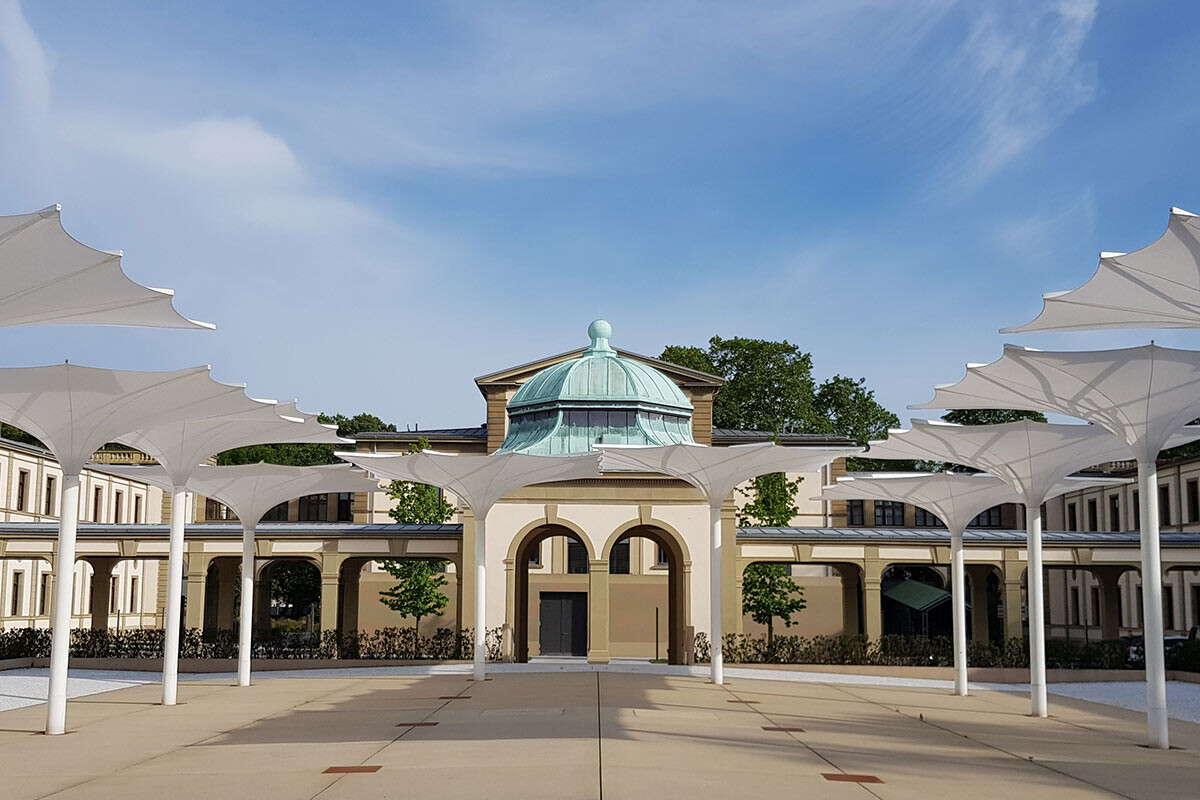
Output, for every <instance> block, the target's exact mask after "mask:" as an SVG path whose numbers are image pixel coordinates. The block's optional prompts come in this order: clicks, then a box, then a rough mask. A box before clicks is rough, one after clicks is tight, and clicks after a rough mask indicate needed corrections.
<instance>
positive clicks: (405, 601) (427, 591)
mask: <svg viewBox="0 0 1200 800" xmlns="http://www.w3.org/2000/svg"><path fill="white" fill-rule="evenodd" d="M380 564H381V565H382V566H383V568H384V569H385V570H387V572H388V573H389V574H390V575H391V576H392V577H393V578H396V579H397V580H398V581H399V583H397V584H396V585H395V586H393V587H392V588H390V589H384V590H383V591H382V592H380V593H379V594H380V598H379V602H381V603H383V604H384V605H385V606H387V607H388V608H390V609H391V610H392V611H395V612H397V613H399V614H400V616H401V617H403V618H404V619H408V618H409V617H413V618H414V621H413V628H414V630H416V631H417V632H418V635H417V636H414V637H413V642H414V645H413V648H414V652H413V658H416V657H417V655H418V654H417V652H416V644H415V642H416V641H417V640H418V639H420V635H419V633H420V630H421V619H422V617H428V616H438V617H440V616H441V615H442V610H443V609H445V608H446V606H447V605H449V603H450V598H448V597H446V595H445V593H443V592H442V587H443V586H445V585H446V576H445V574H444V570H445V568H446V564H447V562H445V561H409V560H406V561H397V560H394V559H388V560H386V561H382V562H380Z"/></svg>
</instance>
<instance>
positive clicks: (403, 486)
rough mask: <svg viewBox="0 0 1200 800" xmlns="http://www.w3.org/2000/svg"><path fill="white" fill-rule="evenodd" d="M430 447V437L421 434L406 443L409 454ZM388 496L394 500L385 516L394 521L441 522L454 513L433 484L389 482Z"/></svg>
mask: <svg viewBox="0 0 1200 800" xmlns="http://www.w3.org/2000/svg"><path fill="white" fill-rule="evenodd" d="M428 447H429V440H428V439H426V438H425V437H421V438H420V439H418V440H417V443H416V444H411V445H409V446H408V452H409V453H419V452H421V451H422V450H425V449H427V448H428ZM388 497H390V498H392V499H393V500H395V501H396V505H395V507H393V508H392V510H391V511H389V512H388V515H389V516H390V517H391V518H392V519H394V520H395V521H396V522H399V523H401V524H409V525H440V524H441V523H443V522H447V521H449V519H450V518H451V517H452V516H454V506H453V505H452V504H450V503H447V502H446V499H445V498H444V497H443V496H442V493H441V491H439V490H438V488H437V487H436V486H430V485H429V484H426V483H413V482H411V481H392V482H391V484H389V485H388Z"/></svg>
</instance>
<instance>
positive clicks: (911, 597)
mask: <svg viewBox="0 0 1200 800" xmlns="http://www.w3.org/2000/svg"><path fill="white" fill-rule="evenodd" d="M883 596H884V597H886V598H888V599H889V600H894V601H896V602H897V603H899V604H901V605H904V606H908V607H909V608H911V609H913V610H914V611H928V610H929V609H931V608H933V607H934V606H938V605H941V604H942V603H944V602H946V601H947V600H949V599H950V593H949V592H947V591H946V590H945V589H939V588H938V587H936V586H930V585H929V584H928V583H921V582H920V581H913V580H904V581H898V582H896V583H893V584H892V585H891V586H889V587H888V588H886V589H884V590H883Z"/></svg>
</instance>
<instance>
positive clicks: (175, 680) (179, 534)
mask: <svg viewBox="0 0 1200 800" xmlns="http://www.w3.org/2000/svg"><path fill="white" fill-rule="evenodd" d="M186 522H187V491H186V490H185V489H184V488H183V487H182V486H176V487H175V488H174V489H173V490H172V492H171V541H170V544H169V545H168V546H167V614H166V617H165V619H164V621H163V624H164V625H165V626H166V630H165V631H164V632H163V673H162V690H163V693H162V698H163V699H162V702H163V705H164V706H173V705H175V702H176V699H177V696H178V694H177V690H178V688H179V616H180V612H181V610H182V607H183V531H184V526H185V524H186Z"/></svg>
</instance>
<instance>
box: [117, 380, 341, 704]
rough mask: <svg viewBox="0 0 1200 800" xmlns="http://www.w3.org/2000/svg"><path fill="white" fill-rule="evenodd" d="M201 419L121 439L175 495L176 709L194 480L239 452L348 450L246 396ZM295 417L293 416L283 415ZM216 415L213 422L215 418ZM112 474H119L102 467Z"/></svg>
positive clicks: (211, 406)
mask: <svg viewBox="0 0 1200 800" xmlns="http://www.w3.org/2000/svg"><path fill="white" fill-rule="evenodd" d="M193 411H194V412H195V413H198V414H203V415H204V416H203V417H202V418H199V419H180V420H173V421H170V422H166V423H163V424H161V425H157V426H154V427H152V428H145V429H142V430H139V431H135V432H134V433H131V434H128V435H126V436H122V437H120V439H119V441H120V442H121V443H122V444H126V445H129V446H130V447H133V448H135V449H137V450H140V451H142V452H143V453H148V454H149V455H151V456H153V457H154V459H155V460H156V461H158V463H159V464H160V465H161V467H162V470H163V472H164V473H165V475H166V477H167V479H168V481H169V484H170V485H169V486H164V487H163V488H164V490H165V491H169V492H171V534H170V544H169V547H168V551H167V552H168V555H167V608H166V616H165V618H164V626H165V629H166V631H165V637H164V641H163V679H162V682H163V705H168V706H170V705H175V702H176V698H177V688H178V676H179V626H180V613H181V605H182V594H183V535H184V525H185V519H184V509H185V506H186V493H187V486H188V482H189V480H191V478H192V476H193V475H194V474H195V473H196V472H197V470H199V469H200V468H201V464H202V463H203V462H205V461H207V460H208V459H209V458H211V457H213V456H215V455H217V454H218V453H221V452H224V451H226V450H232V449H233V448H235V447H244V446H246V445H251V444H268V443H276V444H279V443H299V442H304V443H324V444H348V443H349V441H350V440H348V439H343V438H341V437H339V436H338V435H337V429H336V427H335V426H332V425H322V424H320V423H319V422H317V421H316V418H315V417H314V416H311V415H309V416H307V417H297V416H291V414H290V412H293V411H295V404H294V403H288V404H283V405H276V404H274V403H272V402H270V401H265V400H253V399H251V398H248V397H246V396H245V394H244V393H241V392H238V393H236V394H233V393H231V394H230V395H229V396H227V397H217V398H214V399H213V400H212V401H211V402H209V403H208V404H206V405H205V406H203V407H197V408H195V409H193ZM284 412H289V413H288V415H287V416H281V413H284ZM210 415H211V416H210ZM97 468H98V469H100V470H102V471H107V472H113V471H114V470H113V469H112V468H109V467H105V466H99V467H97Z"/></svg>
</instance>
